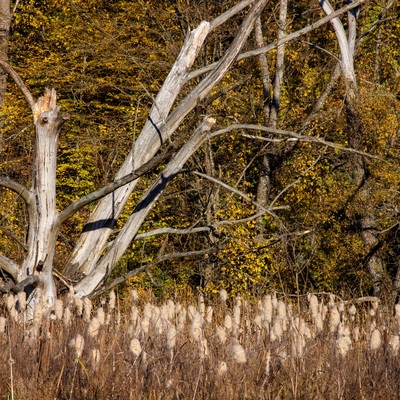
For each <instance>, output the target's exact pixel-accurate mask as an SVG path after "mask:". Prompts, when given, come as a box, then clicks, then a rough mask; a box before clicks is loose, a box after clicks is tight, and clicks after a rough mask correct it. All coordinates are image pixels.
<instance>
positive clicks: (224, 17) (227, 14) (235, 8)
mask: <svg viewBox="0 0 400 400" xmlns="http://www.w3.org/2000/svg"><path fill="white" fill-rule="evenodd" d="M252 3H254V0H243V1H241V2H240V3H239V4H236V5H235V6H233V7H232V8H230V9H229V10H228V11H225V12H224V13H223V14H221V15H220V16H218V17H217V18H215V19H214V20H213V21H212V22H211V23H210V32H211V31H213V30H214V29H216V28H217V27H218V26H220V25H222V24H223V23H225V22H226V21H227V20H228V19H230V18H232V17H233V16H234V15H235V14H237V13H239V12H240V11H242V10H243V9H244V8H246V7H247V6H248V5H250V4H252Z"/></svg>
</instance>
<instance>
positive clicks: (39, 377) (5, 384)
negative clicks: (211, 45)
mask: <svg viewBox="0 0 400 400" xmlns="http://www.w3.org/2000/svg"><path fill="white" fill-rule="evenodd" d="M0 314H1V316H0V346H1V352H0V356H1V361H0V399H37V400H41V399H46V400H49V399H232V400H233V399H368V400H370V399H398V398H400V394H399V393H400V358H399V357H400V355H399V348H400V343H399V333H400V305H396V306H395V307H386V306H385V305H382V304H379V303H378V302H376V301H375V299H374V298H364V299H361V300H358V301H352V302H343V301H341V300H340V299H339V298H337V297H335V296H333V295H326V294H321V295H313V294H310V295H308V296H304V297H300V298H291V299H288V298H285V297H283V296H280V295H278V294H275V293H273V294H269V295H266V296H264V297H261V298H259V299H252V300H244V299H242V298H240V297H235V298H227V294H226V292H225V291H222V292H221V293H220V295H219V296H215V297H211V298H208V297H206V298H205V297H203V296H201V295H200V296H199V297H198V299H196V300H195V301H193V302H190V301H187V300H185V301H181V302H180V301H179V299H169V300H166V301H164V302H162V303H160V302H157V301H155V299H154V298H152V297H151V295H143V296H138V295H137V292H136V291H135V290H133V291H132V292H131V293H130V295H129V296H128V297H127V298H126V299H124V300H118V298H117V297H116V296H115V294H114V292H111V293H110V295H109V296H107V297H106V298H104V300H103V301H101V302H100V301H99V302H96V303H92V302H90V301H89V300H83V301H82V300H77V299H64V301H61V300H58V301H57V302H56V304H55V306H54V309H53V310H52V312H51V313H50V314H49V315H45V313H44V307H43V305H42V304H40V303H38V304H36V305H35V306H34V307H32V305H29V304H28V305H27V304H26V300H25V297H24V295H23V294H19V295H18V296H14V295H11V294H10V295H8V296H6V297H3V300H2V304H1V313H0Z"/></svg>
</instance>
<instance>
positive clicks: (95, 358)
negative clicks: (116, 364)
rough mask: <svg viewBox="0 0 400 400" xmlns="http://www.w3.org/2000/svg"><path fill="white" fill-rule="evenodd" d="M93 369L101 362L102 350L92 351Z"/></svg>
mask: <svg viewBox="0 0 400 400" xmlns="http://www.w3.org/2000/svg"><path fill="white" fill-rule="evenodd" d="M91 358H92V368H96V366H97V364H98V363H99V362H100V350H98V349H93V350H92V357H91Z"/></svg>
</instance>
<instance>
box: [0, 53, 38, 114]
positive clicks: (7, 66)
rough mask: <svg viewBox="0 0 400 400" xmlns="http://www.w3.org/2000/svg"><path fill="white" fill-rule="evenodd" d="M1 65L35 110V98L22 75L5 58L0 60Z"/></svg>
mask: <svg viewBox="0 0 400 400" xmlns="http://www.w3.org/2000/svg"><path fill="white" fill-rule="evenodd" d="M0 67H1V68H3V70H4V71H5V72H7V74H8V75H9V76H10V77H11V78H12V79H13V80H14V82H15V83H16V85H17V86H18V87H19V89H20V90H21V92H22V94H23V95H24V96H25V99H26V101H27V102H28V104H29V107H30V108H31V109H32V110H33V106H34V105H35V99H34V98H33V96H32V93H31V92H30V91H29V89H28V88H27V87H26V85H25V83H24V81H23V80H22V79H21V77H20V76H19V75H18V74H17V72H16V71H15V69H14V68H13V67H11V65H10V64H8V63H6V62H5V61H4V60H0Z"/></svg>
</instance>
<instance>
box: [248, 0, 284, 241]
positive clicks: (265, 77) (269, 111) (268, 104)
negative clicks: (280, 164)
mask: <svg viewBox="0 0 400 400" xmlns="http://www.w3.org/2000/svg"><path fill="white" fill-rule="evenodd" d="M286 16H287V0H281V1H280V12H279V21H278V43H279V40H281V39H282V38H284V37H285V35H286ZM255 39H256V43H257V46H258V47H260V48H261V47H263V46H264V39H263V33H262V26H261V18H258V19H257V22H256V25H255ZM258 62H259V64H260V71H261V77H262V83H263V94H264V96H263V102H264V104H263V111H264V123H265V125H267V126H270V127H273V128H275V127H276V124H277V121H278V112H279V107H280V101H281V89H282V84H283V74H284V67H285V45H284V44H281V45H278V48H277V55H276V63H275V79H274V84H273V95H272V99H271V78H270V74H269V69H268V61H267V57H266V55H265V54H260V55H259V56H258ZM271 157H272V155H271V154H263V158H262V166H261V170H260V174H259V178H258V185H257V203H258V204H260V205H262V206H263V207H267V204H268V200H269V195H270V192H271V174H272V172H273V171H272V167H271V163H272V159H271ZM258 211H260V210H258ZM260 223H261V225H260V228H259V229H260V235H261V236H260V237H262V235H263V230H264V228H263V225H262V218H260Z"/></svg>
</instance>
